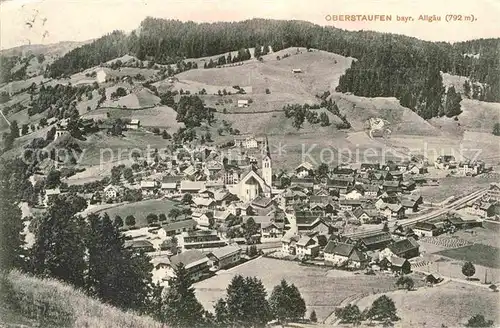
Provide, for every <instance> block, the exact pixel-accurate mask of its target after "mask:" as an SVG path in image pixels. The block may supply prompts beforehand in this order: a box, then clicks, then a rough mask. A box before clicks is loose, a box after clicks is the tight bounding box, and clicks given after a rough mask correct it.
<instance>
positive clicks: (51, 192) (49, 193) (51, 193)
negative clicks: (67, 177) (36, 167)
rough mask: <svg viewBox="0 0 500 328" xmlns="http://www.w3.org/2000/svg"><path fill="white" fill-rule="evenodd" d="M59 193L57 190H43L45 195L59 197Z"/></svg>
mask: <svg viewBox="0 0 500 328" xmlns="http://www.w3.org/2000/svg"><path fill="white" fill-rule="evenodd" d="M60 193H61V190H60V189H59V188H55V189H45V195H47V196H49V195H59V194H60Z"/></svg>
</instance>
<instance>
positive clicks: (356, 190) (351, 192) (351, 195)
mask: <svg viewBox="0 0 500 328" xmlns="http://www.w3.org/2000/svg"><path fill="white" fill-rule="evenodd" d="M364 195H365V190H364V188H363V187H362V186H361V185H354V186H352V187H349V188H347V190H346V193H345V195H344V198H345V199H355V200H359V199H361V198H364Z"/></svg>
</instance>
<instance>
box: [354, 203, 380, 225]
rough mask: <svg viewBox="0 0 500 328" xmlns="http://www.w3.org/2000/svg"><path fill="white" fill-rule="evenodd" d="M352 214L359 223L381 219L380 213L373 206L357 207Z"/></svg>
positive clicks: (370, 222) (378, 221) (377, 221)
mask: <svg viewBox="0 0 500 328" xmlns="http://www.w3.org/2000/svg"><path fill="white" fill-rule="evenodd" d="M352 214H353V215H354V217H355V218H356V219H358V220H359V221H360V223H361V224H377V223H380V222H381V221H382V218H381V215H380V214H379V212H378V210H377V209H376V208H375V207H369V206H367V207H358V208H356V209H355V210H354V211H353V212H352Z"/></svg>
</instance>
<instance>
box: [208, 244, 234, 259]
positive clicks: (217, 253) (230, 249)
mask: <svg viewBox="0 0 500 328" xmlns="http://www.w3.org/2000/svg"><path fill="white" fill-rule="evenodd" d="M238 252H241V248H240V247H239V246H236V245H228V246H224V247H220V248H216V249H214V250H213V251H211V252H210V254H209V256H210V255H213V256H214V257H216V258H217V259H218V260H222V259H223V258H226V257H228V256H231V255H233V254H236V253H238Z"/></svg>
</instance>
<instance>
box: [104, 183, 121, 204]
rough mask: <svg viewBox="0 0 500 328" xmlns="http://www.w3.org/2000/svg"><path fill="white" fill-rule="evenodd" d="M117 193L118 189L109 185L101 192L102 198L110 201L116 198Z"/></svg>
mask: <svg viewBox="0 0 500 328" xmlns="http://www.w3.org/2000/svg"><path fill="white" fill-rule="evenodd" d="M119 192H120V188H119V187H117V186H115V185H111V184H110V185H108V186H106V188H104V190H103V194H104V197H105V198H106V199H110V200H114V199H116V197H118V194H119Z"/></svg>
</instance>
